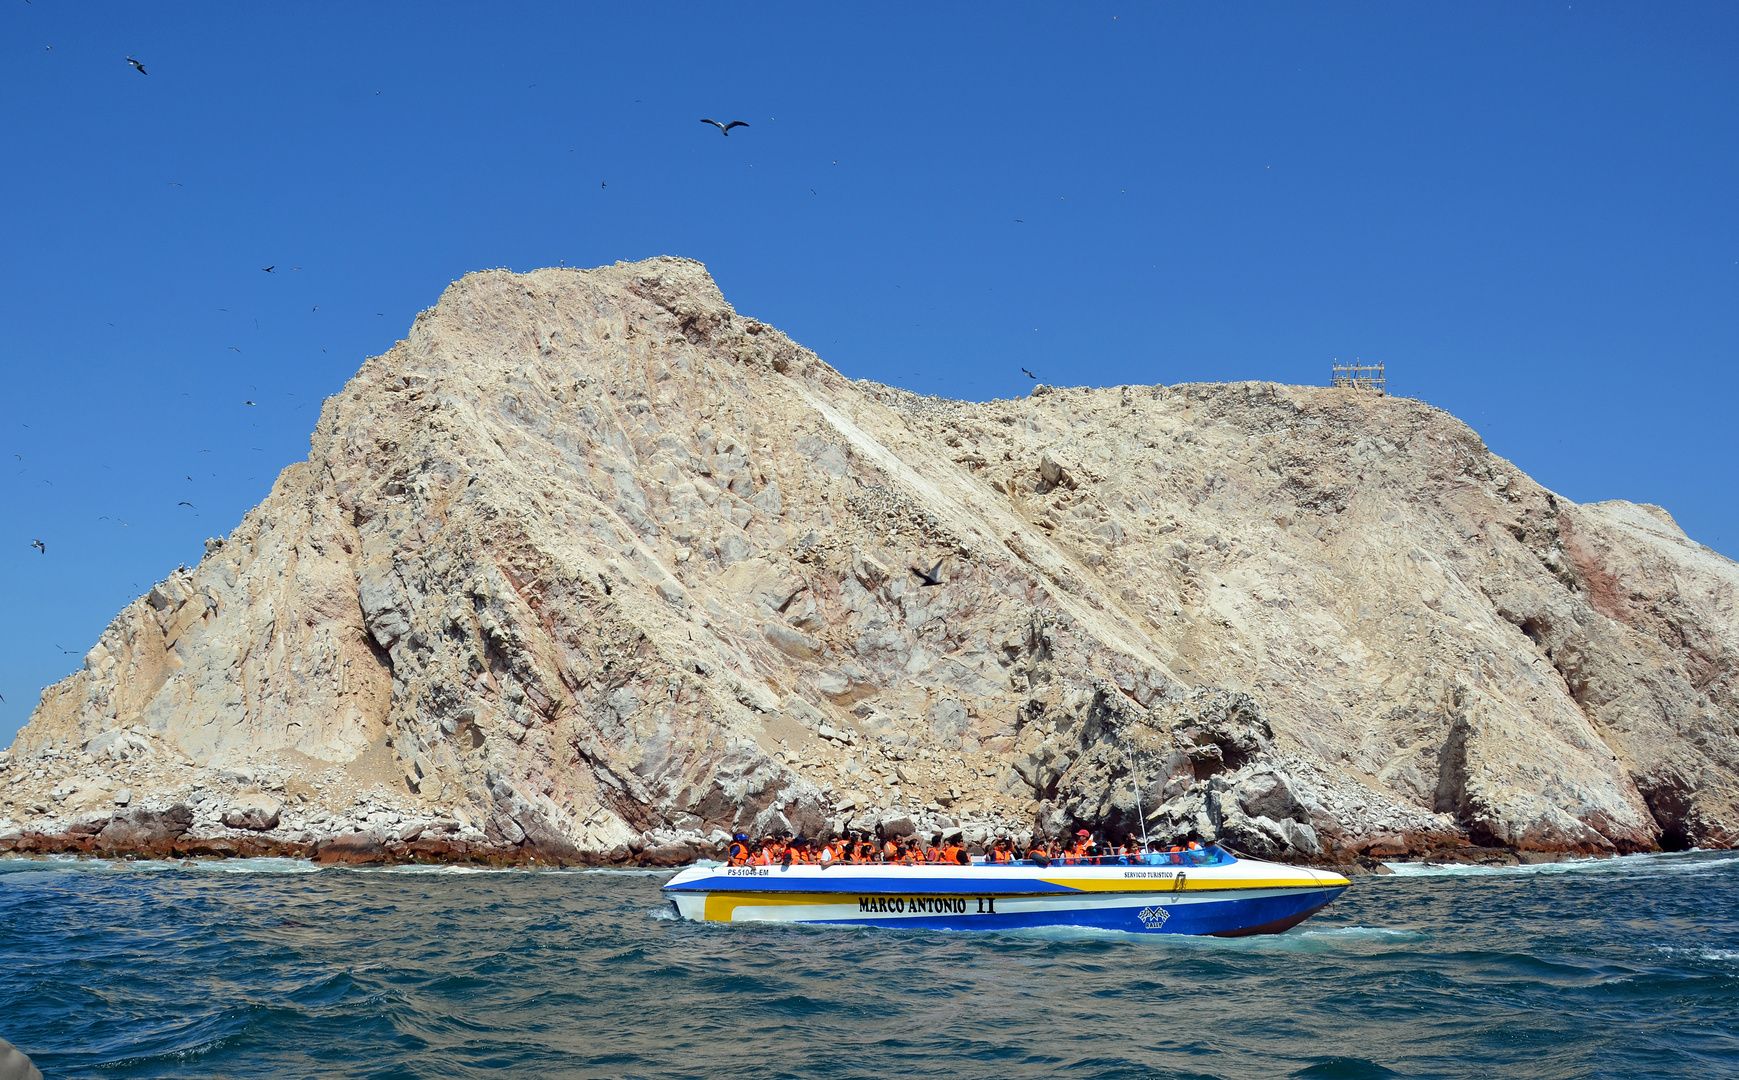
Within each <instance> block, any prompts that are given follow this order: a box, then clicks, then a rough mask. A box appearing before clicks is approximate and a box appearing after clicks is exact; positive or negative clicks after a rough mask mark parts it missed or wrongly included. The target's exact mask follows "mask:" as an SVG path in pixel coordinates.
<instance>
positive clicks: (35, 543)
mask: <svg viewBox="0 0 1739 1080" xmlns="http://www.w3.org/2000/svg"><path fill="white" fill-rule="evenodd" d="M30 546H31V547H33V548H35V549H36V550H38V551H40V552H42V553H43V554H44V555H47V554H48V545H47V544H45V543H43V542H42V541H41V540H32V541H31V542H30Z"/></svg>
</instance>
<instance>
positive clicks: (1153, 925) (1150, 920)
mask: <svg viewBox="0 0 1739 1080" xmlns="http://www.w3.org/2000/svg"><path fill="white" fill-rule="evenodd" d="M1135 917H1136V918H1137V919H1140V920H1141V925H1142V926H1143V927H1144V928H1146V929H1148V930H1158V929H1159V928H1160V927H1162V926H1164V925H1165V920H1167V919H1169V918H1171V912H1169V911H1167V910H1165V909H1164V908H1162V907H1144V908H1142V909H1141V910H1140V911H1139V912H1137V913H1136V915H1135Z"/></svg>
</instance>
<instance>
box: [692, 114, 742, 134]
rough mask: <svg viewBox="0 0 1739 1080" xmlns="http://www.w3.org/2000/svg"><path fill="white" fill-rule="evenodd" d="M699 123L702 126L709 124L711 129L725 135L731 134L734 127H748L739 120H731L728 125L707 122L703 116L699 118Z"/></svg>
mask: <svg viewBox="0 0 1739 1080" xmlns="http://www.w3.org/2000/svg"><path fill="white" fill-rule="evenodd" d="M700 122H701V123H703V124H711V125H712V126H713V127H716V128H718V129H719V130H720V131H722V132H724V133H725V134H726V135H729V134H730V133H731V129H732V128H734V127H748V126H749V125H747V124H745V123H743V122H742V121H741V120H732V121H731V122H730V123H728V124H721V123H719V122H718V121H717V120H708V119H707V118H706V117H704V116H703V117H701V121H700Z"/></svg>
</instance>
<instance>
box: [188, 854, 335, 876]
mask: <svg viewBox="0 0 1739 1080" xmlns="http://www.w3.org/2000/svg"><path fill="white" fill-rule="evenodd" d="M170 865H172V866H176V867H181V868H183V869H187V870H209V871H212V872H214V873H219V874H318V873H319V872H320V871H321V870H322V869H324V867H321V866H317V865H315V864H314V863H312V862H310V861H309V860H307V859H272V858H258V859H199V860H195V861H194V862H193V863H192V864H191V865H188V864H185V863H172V864H170Z"/></svg>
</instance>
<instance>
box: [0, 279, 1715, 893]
mask: <svg viewBox="0 0 1739 1080" xmlns="http://www.w3.org/2000/svg"><path fill="white" fill-rule="evenodd" d="M206 546H207V554H206V557H205V559H204V560H203V561H202V562H201V563H200V564H199V566H197V567H195V568H193V569H182V570H179V571H177V572H176V573H175V574H172V575H171V576H170V577H168V578H167V579H166V580H164V581H163V582H161V583H159V584H158V585H156V586H155V587H154V588H152V590H151V591H150V592H149V593H148V594H147V595H146V596H144V597H142V598H140V599H139V600H137V601H135V602H134V603H133V604H131V605H129V606H128V607H127V608H126V609H125V610H124V611H122V612H121V613H120V615H118V616H117V617H116V618H115V620H114V622H113V623H112V624H111V625H110V626H109V628H108V630H106V631H105V632H104V633H103V635H102V637H101V639H100V640H99V641H98V642H97V644H96V645H95V646H94V647H93V648H92V649H91V651H90V652H89V654H88V655H87V656H86V657H85V660H84V667H83V670H81V671H79V672H77V673H75V674H73V675H72V676H70V677H69V678H67V679H65V680H63V681H62V682H60V683H59V684H57V685H55V686H52V687H50V688H48V689H47V690H46V691H44V693H43V696H42V701H41V704H40V705H39V706H38V708H37V709H36V711H35V713H34V714H33V716H32V719H31V721H30V724H29V725H28V726H27V727H26V728H25V729H24V731H23V732H22V733H21V734H20V735H19V737H18V740H17V742H16V744H15V746H14V748H13V751H12V752H11V755H10V757H9V758H7V759H5V766H6V767H5V769H4V771H3V772H0V784H5V785H6V786H5V787H4V788H3V789H0V814H3V816H4V817H5V818H7V819H8V821H9V824H0V845H4V846H9V847H12V848H14V849H21V850H31V849H36V850H49V849H72V850H111V851H129V850H130V851H157V852H183V853H188V852H192V853H197V852H209V853H216V854H223V853H230V852H238V851H241V852H246V851H263V850H283V851H315V852H317V853H319V854H320V855H321V856H322V857H331V858H375V857H381V856H382V855H383V854H387V855H391V854H396V855H399V856H405V857H411V856H419V855H421V856H426V857H431V858H453V857H464V858H496V859H502V858H523V857H526V856H528V855H535V856H537V857H544V858H556V859H570V860H615V861H621V860H626V859H630V858H635V859H639V860H642V861H654V862H657V861H675V860H680V859H684V858H688V857H692V856H693V855H694V854H695V853H697V852H704V851H707V850H708V849H709V845H712V844H716V843H718V842H719V841H720V840H721V839H722V838H723V836H724V834H725V833H727V832H732V831H735V830H737V829H744V830H747V831H751V832H754V831H760V830H768V829H773V828H790V829H793V830H795V831H798V832H807V833H812V834H813V833H817V832H822V831H826V830H830V829H831V830H840V829H848V828H856V829H872V828H877V827H880V828H882V829H883V830H884V831H909V830H912V829H920V830H924V831H926V832H927V831H930V830H932V829H938V830H947V829H953V828H960V829H962V830H964V831H965V832H966V833H967V835H968V838H969V839H976V838H978V837H980V836H982V835H985V834H988V833H994V832H1009V833H1016V834H1020V833H1026V832H1030V831H1032V830H1034V829H1037V830H1039V831H1043V832H1053V833H1054V832H1057V831H1060V830H1062V829H1064V828H1072V827H1074V826H1075V825H1077V824H1086V825H1091V826H1097V827H1104V828H1108V829H1111V830H1115V831H1123V830H1131V829H1138V828H1139V827H1140V825H1141V822H1142V820H1143V819H1145V820H1146V822H1147V825H1148V828H1149V829H1150V830H1153V831H1155V832H1157V833H1158V834H1160V835H1163V836H1166V837H1168V838H1169V837H1182V836H1185V835H1191V836H1199V837H1206V838H1215V837H1219V838H1224V839H1226V840H1229V841H1230V842H1232V843H1233V844H1235V845H1237V846H1239V847H1242V848H1244V849H1245V850H1249V851H1251V852H1252V853H1256V854H1263V855H1277V856H1282V857H1289V858H1316V859H1324V860H1336V861H1343V862H1344V861H1346V860H1348V859H1351V858H1352V857H1353V856H1354V855H1357V854H1375V855H1395V854H1401V853H1403V852H1407V851H1412V852H1423V851H1438V852H1444V851H1449V850H1452V849H1454V848H1456V847H1458V846H1460V847H1466V846H1472V847H1484V848H1508V849H1514V850H1522V851H1579V852H1597V851H1613V850H1617V851H1635V850H1645V849H1650V848H1654V847H1657V846H1663V845H1664V846H1669V847H1671V846H1682V845H1685V844H1692V843H1695V844H1702V845H1730V844H1732V843H1733V842H1734V840H1735V839H1736V838H1739V805H1736V802H1739V785H1736V784H1735V779H1736V774H1739V732H1736V730H1735V717H1736V716H1739V702H1736V701H1735V692H1736V690H1739V654H1736V652H1735V649H1736V646H1739V627H1736V624H1735V617H1734V608H1733V597H1734V590H1735V585H1736V584H1739V566H1736V565H1735V564H1734V563H1733V562H1731V561H1730V560H1727V559H1725V558H1722V557H1721V556H1718V555H1716V554H1714V553H1713V552H1711V551H1709V550H1708V549H1707V548H1704V547H1701V546H1699V545H1698V544H1696V543H1693V542H1692V541H1690V540H1689V539H1687V538H1686V537H1685V535H1684V534H1683V533H1682V532H1681V531H1680V530H1679V529H1678V528H1677V526H1676V525H1675V524H1674V523H1673V521H1672V519H1671V518H1670V517H1669V516H1668V515H1667V514H1666V512H1665V511H1662V510H1660V509H1658V508H1655V507H1648V506H1638V505H1633V504H1629V503H1599V504H1594V505H1589V506H1578V505H1575V504H1572V503H1570V502H1568V501H1567V500H1565V499H1562V498H1559V497H1557V496H1555V495H1553V494H1552V493H1551V492H1548V491H1546V490H1544V489H1543V488H1541V487H1539V486H1538V485H1537V484H1535V483H1533V482H1532V481H1531V480H1529V479H1528V478H1527V477H1526V476H1524V475H1522V474H1521V473H1520V472H1519V471H1517V470H1516V469H1515V468H1514V467H1512V466H1511V465H1509V464H1508V463H1507V462H1505V461H1503V460H1502V459H1499V458H1497V457H1495V456H1494V455H1492V454H1491V453H1489V452H1488V451H1487V450H1486V449H1485V447H1484V446H1483V445H1482V444H1481V442H1480V440H1479V439H1478V438H1477V437H1476V436H1475V435H1474V434H1473V433H1472V432H1471V431H1470V430H1469V429H1468V428H1467V427H1466V426H1464V425H1463V424H1461V423H1459V422H1458V421H1456V420H1455V419H1454V418H1453V417H1450V416H1448V415H1446V414H1444V413H1442V412H1440V411H1438V410H1436V409H1432V408H1430V407H1429V406H1426V405H1423V404H1421V403H1419V402H1416V401H1409V400H1402V399H1394V398H1382V397H1375V396H1372V395H1369V394H1366V393H1361V392H1356V391H1351V390H1337V389H1316V388H1304V387H1287V386H1277V385H1273V384H1267V383H1243V384H1232V385H1185V386H1171V387H1166V386H1152V387H1149V386H1126V387H1116V388H1110V389H1102V390H1085V389H1081V390H1064V389H1055V388H1049V387H1043V386H1041V387H1036V388H1035V389H1034V390H1033V393H1032V395H1031V396H1030V397H1028V398H1026V399H1023V400H1018V401H995V402H989V403H985V404H973V403H966V402H954V401H943V400H937V399H933V398H923V397H918V396H915V395H912V394H909V393H906V392H903V391H899V390H895V389H891V388H888V387H883V386H878V385H874V384H869V383H859V382H853V381H851V380H849V379H846V378H844V377H842V376H841V375H840V374H839V373H838V372H836V371H834V370H833V369H832V368H831V367H829V366H827V365H826V364H825V363H823V362H822V361H820V360H819V359H818V358H817V357H816V356H815V355H814V354H812V353H810V352H809V351H808V350H806V349H803V348H801V347H800V346H798V345H796V344H794V343H793V342H791V341H790V340H789V339H788V338H786V337H785V336H784V335H783V334H781V333H779V332H778V331H776V330H774V329H772V328H771V327H768V326H765V325H763V324H761V323H758V322H756V321H755V320H753V319H748V318H744V317H742V316H739V315H737V314H736V313H735V312H734V311H733V310H732V309H731V307H730V306H729V305H728V304H727V303H726V302H725V300H724V298H723V297H722V296H721V295H720V294H719V292H718V290H717V288H716V287H715V286H714V284H713V282H712V280H711V279H710V278H709V277H708V276H707V274H706V273H705V271H704V269H703V268H702V267H701V266H699V265H698V264H695V263H692V262H687V261H683V260H678V259H654V260H649V261H647V262H642V263H634V264H620V265H617V266H614V267H606V268H602V269H597V270H589V271H574V270H543V271H538V272H535V273H530V274H523V275H520V274H510V273H505V272H486V273H478V274H472V275H469V276H467V277H466V278H465V279H464V280H462V281H460V282H457V283H456V284H454V285H453V286H452V287H451V288H450V289H448V290H447V292H446V294H445V295H444V296H443V297H442V298H441V301H440V303H439V304H438V305H437V306H436V307H434V308H433V309H431V310H429V311H426V312H424V313H423V314H422V315H421V316H419V317H418V318H417V320H416V324H415V325H414V326H413V327H412V329H411V332H410V335H409V337H408V338H407V339H406V340H405V341H402V342H400V343H399V344H398V345H396V346H395V347H394V348H393V349H392V350H390V351H389V352H387V353H386V354H385V355H383V356H380V357H377V358H375V359H373V360H370V361H369V362H368V363H367V364H365V365H364V366H363V368H362V370H361V371H360V372H358V374H357V375H356V377H355V378H354V379H352V380H351V382H350V383H349V385H347V386H346V387H345V388H344V390H343V392H342V393H340V394H338V395H336V396H334V397H332V398H330V399H329V400H328V401H327V402H326V403H325V407H324V408H323V410H322V413H321V417H320V421H319V425H318V427H317V428H316V429H315V431H314V435H313V440H312V451H311V453H310V455H309V458H308V460H307V461H306V462H302V463H298V464H295V465H292V466H290V467H289V468H287V469H285V470H284V472H283V473H282V475H281V476H280V477H279V478H278V481H277V483H276V484H275V486H274V488H273V490H272V493H271V495H270V496H269V497H268V498H267V499H266V501H265V502H263V503H262V504H261V505H260V506H259V507H257V508H256V509H255V510H254V511H252V512H251V513H249V514H248V515H247V517H246V518H245V519H244V520H243V521H242V522H241V524H240V525H239V526H237V527H236V529H235V530H234V531H233V532H232V533H231V534H230V535H229V536H227V537H224V538H219V539H213V540H210V541H208V542H207V545H206ZM938 563H939V569H938V570H937V571H936V574H937V576H938V577H939V578H940V579H941V584H939V585H935V586H926V585H923V584H921V582H920V578H919V576H918V575H916V574H914V573H912V572H911V568H914V567H916V568H920V569H925V570H928V569H929V568H930V567H932V566H933V565H936V564H938ZM117 804H118V805H119V806H120V807H121V808H120V809H117ZM1138 806H1139V809H1138Z"/></svg>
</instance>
